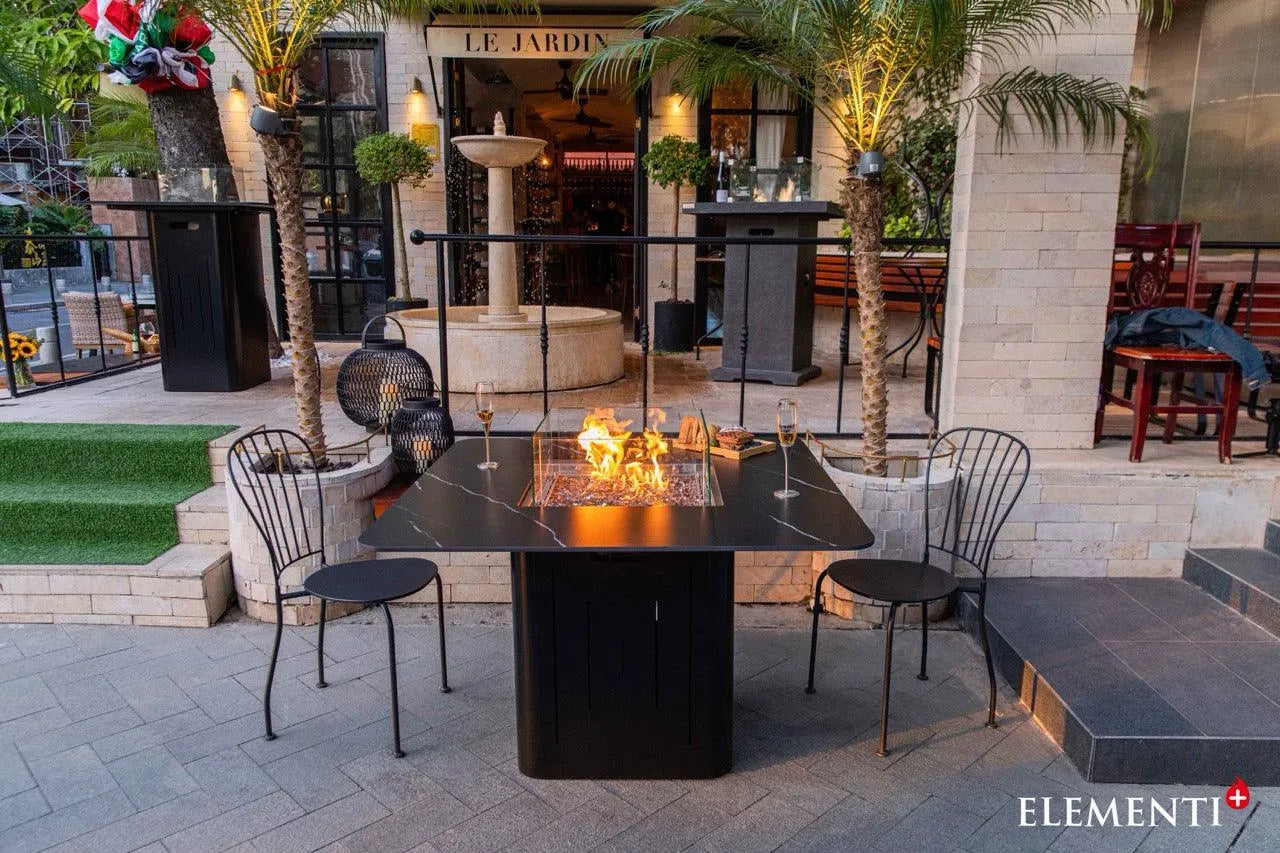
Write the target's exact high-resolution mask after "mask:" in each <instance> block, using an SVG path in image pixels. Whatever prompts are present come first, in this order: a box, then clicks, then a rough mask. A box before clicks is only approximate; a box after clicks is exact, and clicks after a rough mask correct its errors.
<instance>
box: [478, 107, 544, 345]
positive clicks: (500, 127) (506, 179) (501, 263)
mask: <svg viewBox="0 0 1280 853" xmlns="http://www.w3.org/2000/svg"><path fill="white" fill-rule="evenodd" d="M493 135H494V136H495V137H502V136H506V135H507V123H506V122H505V121H504V120H503V118H502V113H498V114H496V115H495V116H494V117H493ZM499 144H501V143H499ZM535 153H536V152H535ZM511 170H512V167H511V166H508V165H501V164H494V163H490V164H489V233H490V234H514V233H516V218H515V211H514V210H513V207H514V204H515V191H514V187H513V185H512V180H511ZM517 278H518V277H517V275H516V244H515V243H490V244H489V306H488V308H487V309H486V310H485V311H484V312H483V313H481V314H480V319H481V320H489V321H495V320H496V321H501V322H517V323H518V322H522V321H524V320H527V319H529V318H528V315H526V314H524V313H523V312H522V311H521V310H520V292H519V286H518V282H517Z"/></svg>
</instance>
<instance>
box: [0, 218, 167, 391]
mask: <svg viewBox="0 0 1280 853" xmlns="http://www.w3.org/2000/svg"><path fill="white" fill-rule="evenodd" d="M149 255H150V250H149V238H147V237H145V236H129V237H118V236H110V235H100V236H99V235H39V236H35V235H24V234H0V258H3V259H4V265H3V268H2V269H0V280H2V281H3V287H0V351H2V354H3V358H4V370H5V379H6V381H7V383H8V388H9V393H10V396H11V397H22V396H26V395H27V394H33V393H37V392H40V391H45V390H48V389H50V388H59V387H63V386H66V385H70V384H74V383H77V382H84V381H88V380H90V379H95V378H97V377H99V376H103V375H107V374H113V373H119V372H123V371H127V370H133V369H135V368H138V367H141V366H143V365H146V364H154V363H156V362H157V361H158V360H159V357H160V356H159V353H158V347H157V343H158V340H159V339H158V338H156V337H153V336H154V335H155V333H156V329H155V325H156V318H155V290H154V286H153V285H152V284H151V280H150V275H149V274H147V273H144V272H143V271H142V270H139V269H138V267H139V266H143V264H144V263H145V262H143V261H141V260H140V259H141V258H145V257H149ZM68 303H70V304H68ZM10 333H14V334H17V335H23V336H25V337H27V338H29V339H32V340H33V341H40V342H41V343H40V344H39V349H38V352H37V354H36V355H35V356H33V357H31V358H27V359H21V358H20V356H21V353H20V352H18V351H14V350H13V349H12V348H11V346H10ZM152 350H155V351H154V352H153V351H152ZM28 383H29V384H28Z"/></svg>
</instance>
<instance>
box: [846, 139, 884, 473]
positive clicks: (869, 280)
mask: <svg viewBox="0 0 1280 853" xmlns="http://www.w3.org/2000/svg"><path fill="white" fill-rule="evenodd" d="M857 159H858V158H857V155H856V154H855V155H853V156H851V157H850V159H849V165H848V167H847V168H848V175H847V176H846V178H845V179H844V182H843V184H842V187H841V203H842V204H843V206H844V215H845V219H846V221H847V222H848V223H849V229H850V232H851V233H852V235H853V263H854V273H855V277H856V279H857V283H858V325H859V332H860V337H861V341H862V452H863V454H864V455H865V457H866V458H865V459H864V460H863V463H862V464H863V470H864V471H865V472H866V473H867V474H868V475H870V476H873V477H883V476H884V475H885V473H886V472H887V470H888V465H887V463H886V462H885V460H884V458H883V457H884V455H885V453H886V451H887V450H888V422H889V383H888V380H887V378H886V375H885V361H886V360H887V359H886V357H885V353H886V350H887V347H886V344H885V340H886V338H885V322H886V321H885V312H884V290H883V288H882V287H881V283H880V250H881V248H882V247H881V238H882V237H883V235H884V186H883V185H882V184H880V183H879V182H872V181H864V180H862V179H861V178H858V177H857V176H856V175H855V174H854V170H855V168H856V167H855V165H854V164H856V163H857Z"/></svg>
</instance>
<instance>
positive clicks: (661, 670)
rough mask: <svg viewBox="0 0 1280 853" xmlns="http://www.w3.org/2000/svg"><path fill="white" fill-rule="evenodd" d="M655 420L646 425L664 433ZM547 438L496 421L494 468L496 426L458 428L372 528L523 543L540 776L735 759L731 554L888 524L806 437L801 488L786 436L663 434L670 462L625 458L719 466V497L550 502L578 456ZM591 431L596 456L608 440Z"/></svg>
mask: <svg viewBox="0 0 1280 853" xmlns="http://www.w3.org/2000/svg"><path fill="white" fill-rule="evenodd" d="M585 434H586V432H585V431H584V433H583V435H585ZM653 435H656V434H653ZM653 435H651V434H650V433H649V431H647V430H646V431H645V433H644V434H643V436H639V435H636V436H633V437H632V439H631V440H632V442H640V443H642V444H643V443H644V442H645V441H649V442H650V443H653V444H656V443H659V441H658V439H657V438H654V437H653ZM578 438H579V439H581V436H579V437H578ZM541 439H542V437H540V436H537V435H535V437H534V439H532V440H531V439H525V438H495V439H494V440H493V446H492V453H493V458H494V459H495V460H497V461H498V462H499V467H498V468H497V469H494V470H481V469H479V468H477V466H476V463H477V462H479V461H481V460H483V459H484V453H485V451H484V442H483V440H481V439H470V440H462V441H458V442H457V443H456V444H455V445H454V446H453V447H452V448H450V449H449V450H448V451H446V452H445V454H444V455H443V456H442V457H441V458H440V459H439V460H438V461H437V462H436V463H435V464H434V465H433V466H431V467H430V468H429V469H427V471H426V473H424V474H423V475H422V477H421V478H420V479H419V480H418V481H417V482H416V483H415V484H414V485H413V486H412V487H411V488H410V489H408V490H407V491H406V492H405V494H404V495H403V496H401V497H400V498H399V499H398V500H397V501H396V502H395V503H394V504H392V506H390V507H389V508H388V509H387V511H386V512H384V513H383V514H382V516H381V517H380V518H379V519H378V520H377V521H375V522H374V523H373V525H372V526H371V527H370V528H369V529H368V530H367V531H366V532H365V534H364V536H362V537H361V541H362V542H364V543H365V544H366V545H370V546H373V547H375V548H377V549H378V550H380V551H427V552H431V551H440V552H444V551H506V552H510V554H511V587H512V614H513V623H514V632H515V677H516V701H517V723H518V725H517V729H518V732H517V738H518V742H519V743H518V746H519V763H520V770H521V771H522V772H523V773H525V774H526V775H528V776H533V777H540V778H706V777H713V776H719V775H721V774H724V773H726V772H728V771H729V769H730V764H731V761H732V729H733V719H732V716H733V561H734V556H733V555H734V553H735V552H736V551H837V550H840V551H848V550H857V549H861V548H865V547H867V546H869V545H871V544H872V542H873V540H874V536H873V535H872V533H871V531H869V530H868V529H867V527H866V525H865V524H864V523H863V522H862V519H861V518H859V517H858V515H857V513H855V512H854V510H853V508H852V507H851V506H850V505H849V503H848V501H846V500H845V498H844V496H843V495H842V494H840V492H839V490H838V489H837V488H836V486H835V484H834V483H832V481H831V479H830V478H829V477H828V476H827V475H826V473H825V472H824V471H823V470H822V468H821V466H819V465H818V463H817V461H816V460H815V459H814V457H813V455H812V454H811V453H810V452H809V451H808V449H807V448H805V447H803V446H801V445H797V446H795V447H794V448H792V460H791V484H792V487H793V488H795V489H796V490H798V491H799V496H798V497H795V498H791V499H790V500H779V499H777V498H775V497H774V496H773V491H774V490H775V489H777V488H778V487H779V486H780V485H781V482H782V473H783V472H782V456H781V453H779V452H774V453H769V454H765V455H761V456H755V457H752V458H749V459H745V460H742V461H731V460H728V459H721V458H718V457H706V456H704V455H703V454H700V453H695V452H687V451H675V452H670V451H667V450H666V449H665V446H664V448H663V450H662V452H661V462H660V463H658V464H655V462H656V457H655V459H654V460H649V459H646V460H643V461H640V462H636V461H635V460H633V459H630V458H626V459H624V458H623V455H622V454H619V455H618V457H617V459H616V460H614V461H617V462H619V463H621V467H622V468H625V469H627V472H629V474H630V476H632V477H634V478H639V479H644V478H648V477H650V476H652V475H654V474H655V473H656V472H658V468H659V467H661V468H662V472H661V473H656V476H659V477H663V476H667V477H675V476H676V475H677V474H680V475H681V476H686V477H688V476H704V477H705V478H706V480H705V483H706V486H707V490H706V492H707V499H706V500H705V501H704V505H701V506H673V505H669V504H660V505H649V506H635V505H630V506H618V505H609V506H552V505H546V500H545V498H546V496H547V495H550V494H552V493H553V492H554V491H555V490H556V489H558V488H560V487H561V485H562V483H561V484H559V485H558V484H557V482H552V481H551V480H548V479H547V477H546V474H547V472H548V471H550V470H552V469H555V470H560V468H562V467H563V465H565V464H567V463H566V462H565V461H564V460H557V459H553V458H552V457H553V456H554V454H552V453H550V452H549V450H548V449H547V446H546V442H545V441H543V440H541ZM582 442H583V443H582V444H581V446H582V447H583V448H584V451H585V452H584V454H583V455H585V456H591V455H592V454H596V453H597V452H598V451H599V450H600V447H601V446H602V445H601V444H600V443H597V444H591V443H590V442H591V440H590V439H589V438H588V439H582ZM597 461H600V460H597ZM601 464H602V465H603V466H604V467H608V466H609V465H611V464H613V462H611V461H610V460H604V461H602V462H601ZM564 482H571V481H564ZM539 493H541V494H542V496H543V500H542V502H541V504H539ZM629 494H631V495H634V492H629ZM594 499H596V500H600V498H599V497H598V496H596V497H595V498H594ZM803 676H804V674H803V673H801V672H797V673H796V679H797V680H796V685H797V689H798V687H799V685H800V684H801V683H802V682H803Z"/></svg>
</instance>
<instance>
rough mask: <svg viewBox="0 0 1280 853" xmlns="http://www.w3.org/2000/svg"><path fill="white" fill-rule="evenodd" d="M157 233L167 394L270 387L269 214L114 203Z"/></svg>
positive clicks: (154, 248)
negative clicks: (265, 219)
mask: <svg viewBox="0 0 1280 853" xmlns="http://www.w3.org/2000/svg"><path fill="white" fill-rule="evenodd" d="M108 207H110V208H112V209H120V210H142V211H144V212H145V213H146V214H147V227H148V228H149V229H150V232H151V263H152V267H151V268H152V270H154V274H155V286H156V314H157V317H158V319H159V326H160V328H159V331H160V370H161V375H162V379H163V381H164V390H166V391H243V390H245V389H246V388H252V387H254V386H255V385H261V384H262V383H263V382H267V381H270V379H271V361H270V353H269V347H268V343H267V324H268V323H269V322H271V318H270V315H269V313H268V311H267V302H266V299H265V297H264V296H263V292H262V281H263V278H262V252H261V237H260V235H259V232H258V228H259V219H260V217H261V215H262V214H264V213H268V212H270V211H271V210H272V208H271V207H270V206H269V205H265V204H253V203H249V202H185V201H181V202H166V201H144V202H113V203H112V204H109V205H108Z"/></svg>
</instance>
